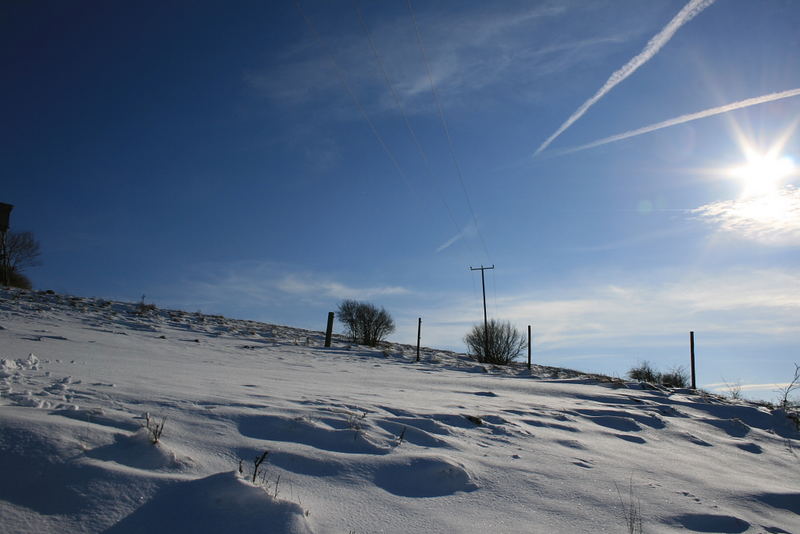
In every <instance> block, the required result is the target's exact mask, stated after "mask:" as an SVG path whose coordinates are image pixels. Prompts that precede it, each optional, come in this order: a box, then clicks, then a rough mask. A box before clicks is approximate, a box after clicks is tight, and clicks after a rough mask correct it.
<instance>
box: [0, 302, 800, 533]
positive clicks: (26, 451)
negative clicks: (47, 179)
mask: <svg viewBox="0 0 800 534" xmlns="http://www.w3.org/2000/svg"><path fill="white" fill-rule="evenodd" d="M0 299H2V300H0V358H2V361H1V362H0V532H3V533H23V532H25V533H27V532H41V533H57V532H58V533H61V532H107V533H115V534H119V533H133V532H147V533H150V534H152V533H154V532H193V533H203V532H247V533H255V532H272V533H284V532H287V533H289V532H314V533H342V534H347V533H351V532H354V533H357V534H362V533H374V532H385V533H409V532H425V533H432V532H441V533H457V532H481V533H483V532H492V533H495V532H496V533H517V532H519V533H523V532H524V533H534V532H542V533H545V532H570V533H572V532H633V531H636V530H635V529H636V527H637V525H636V521H635V519H636V518H635V517H633V518H632V519H633V521H632V523H633V524H632V525H630V527H632V528H633V529H634V530H629V525H628V523H629V520H630V519H631V516H632V515H633V516H635V515H636V512H637V511H640V514H641V526H642V530H643V531H644V532H652V533H658V532H675V531H688V532H726V533H733V532H753V533H756V532H769V533H786V532H800V477H799V476H798V475H800V434H798V432H797V430H796V429H795V428H794V427H793V424H792V423H791V421H789V420H788V419H787V418H786V417H785V416H784V414H782V413H781V412H771V411H770V410H769V409H768V408H765V407H759V406H756V405H752V404H747V403H744V402H738V403H734V402H733V401H725V400H723V399H720V398H717V397H711V396H703V395H698V394H694V393H693V392H691V391H688V390H677V391H661V390H652V389H643V388H642V387H641V386H640V385H638V384H622V383H619V382H613V381H603V380H602V379H599V378H596V377H586V376H572V375H571V374H570V373H567V372H561V373H559V372H557V371H555V370H553V369H545V368H537V367H534V369H533V371H532V372H528V371H527V370H526V369H524V368H518V369H503V370H500V369H485V368H484V367H483V366H480V365H478V364H476V363H475V362H472V361H471V360H469V359H468V358H466V357H465V356H463V355H457V354H452V353H447V352H437V351H435V350H428V349H426V350H424V351H423V355H422V361H420V362H418V363H417V362H415V353H414V350H413V349H412V348H411V347H407V346H405V347H404V346H399V345H392V346H389V347H388V348H382V349H368V348H365V347H359V346H352V345H350V344H349V343H347V342H346V341H345V340H343V339H341V338H339V339H336V340H335V343H334V346H333V347H331V348H327V349H326V348H324V347H323V335H322V334H321V333H320V332H310V331H305V330H298V329H293V328H288V327H283V326H275V325H266V324H261V323H255V322H251V321H239V320H232V319H226V318H223V317H218V316H203V315H200V314H193V313H185V312H178V311H164V310H145V309H140V307H138V306H137V305H136V304H124V303H119V302H106V301H102V300H98V299H87V298H77V297H65V296H60V295H55V294H47V293H41V292H39V293H37V292H33V293H29V292H23V291H0ZM147 417H149V418H150V422H151V427H152V426H154V425H155V424H161V422H162V421H163V422H164V427H163V434H162V435H161V438H160V440H159V442H158V443H157V444H155V445H154V444H152V439H151V438H152V432H150V431H148V430H147V429H146V428H144V425H145V423H146V418H147ZM265 451H269V454H268V455H267V456H266V458H265V459H264V461H263V463H262V464H261V465H260V466H259V470H258V471H259V472H258V475H257V476H256V477H255V479H256V482H255V483H253V482H252V479H253V476H252V475H253V470H254V459H255V458H256V457H259V456H261V455H262V454H263V453H264V452H265ZM240 469H241V471H242V473H240V472H239V471H240Z"/></svg>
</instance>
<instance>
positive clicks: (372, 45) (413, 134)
mask: <svg viewBox="0 0 800 534" xmlns="http://www.w3.org/2000/svg"><path fill="white" fill-rule="evenodd" d="M353 6H354V8H355V11H356V14H357V16H358V21H359V23H360V24H361V28H362V29H363V30H364V34H365V35H366V37H367V41H368V42H369V46H370V50H371V51H372V55H373V57H374V58H375V62H376V64H377V65H378V68H379V70H380V72H381V76H382V77H383V81H384V84H385V85H386V87H387V88H388V89H389V92H390V93H391V95H392V99H393V100H394V104H395V107H396V108H397V110H398V111H399V112H400V115H401V116H402V118H403V123H404V125H405V127H406V130H407V131H408V133H409V135H410V136H411V139H412V140H413V141H414V145H415V146H416V147H417V150H418V151H419V154H420V157H421V158H422V161H423V164H424V166H425V170H426V172H427V174H428V175H429V176H430V177H431V184H432V186H433V188H434V190H435V191H436V194H437V195H438V196H439V199H440V200H441V202H442V204H443V205H444V207H445V210H446V212H447V215H448V218H449V219H450V222H452V223H453V226H454V227H455V229H456V232H457V234H459V233H461V232H462V231H463V229H462V228H461V226H460V225H459V224H458V222H457V221H456V219H455V216H454V215H453V210H452V209H450V205H449V204H448V203H447V200H446V199H445V196H444V194H443V193H442V191H441V189H439V186H438V185H437V184H436V180H435V176H436V175H435V174H434V173H433V171H432V169H431V165H430V159H429V157H428V153H427V152H426V151H425V148H424V147H423V146H422V142H421V141H420V139H419V136H418V135H417V133H416V131H415V130H414V128H413V127H412V126H411V121H410V120H409V118H408V114H407V113H406V111H405V108H404V106H403V103H402V100H401V98H400V95H398V94H397V90H396V89H395V87H394V84H393V83H392V81H391V79H390V78H389V74H388V73H387V72H386V65H385V63H384V62H383V60H382V59H381V55H380V53H379V52H378V48H377V47H376V46H375V41H374V39H373V38H372V32H370V30H369V27H368V26H367V23H366V21H365V20H364V14H363V12H362V10H361V5H360V2H359V0H353Z"/></svg>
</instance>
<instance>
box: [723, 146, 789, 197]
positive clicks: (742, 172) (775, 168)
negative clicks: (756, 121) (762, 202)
mask: <svg viewBox="0 0 800 534" xmlns="http://www.w3.org/2000/svg"><path fill="white" fill-rule="evenodd" d="M794 172H795V164H794V162H793V161H792V158H790V157H788V156H782V157H778V156H776V155H774V154H771V153H767V154H759V153H758V152H755V151H748V153H747V163H745V164H744V165H741V166H739V167H735V168H733V169H731V171H730V174H731V175H732V176H734V177H736V178H738V179H739V180H741V182H742V186H743V189H742V198H756V197H773V196H776V195H777V194H778V191H779V190H780V188H781V184H782V182H783V180H785V179H786V178H787V177H789V176H791V175H792V174H794Z"/></svg>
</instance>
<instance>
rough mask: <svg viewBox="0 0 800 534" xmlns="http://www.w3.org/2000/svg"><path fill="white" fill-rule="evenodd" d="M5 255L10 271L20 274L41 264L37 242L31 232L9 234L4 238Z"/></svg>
mask: <svg viewBox="0 0 800 534" xmlns="http://www.w3.org/2000/svg"><path fill="white" fill-rule="evenodd" d="M6 253H7V254H8V266H9V267H11V270H12V271H17V272H21V271H24V270H25V269H27V268H29V267H36V266H37V265H41V264H42V262H41V260H40V259H39V257H40V256H41V254H42V253H41V251H40V249H39V242H38V241H37V240H36V238H34V237H33V234H32V233H31V232H9V233H8V236H6Z"/></svg>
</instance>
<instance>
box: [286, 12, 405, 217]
mask: <svg viewBox="0 0 800 534" xmlns="http://www.w3.org/2000/svg"><path fill="white" fill-rule="evenodd" d="M295 5H296V6H297V10H298V11H299V12H300V15H301V16H302V18H303V20H304V21H305V23H306V26H308V29H309V30H310V31H311V33H312V34H313V35H314V38H315V39H316V41H317V44H318V45H319V46H320V48H322V49H323V50H324V49H326V46H325V43H324V41H323V40H322V36H321V35H320V33H319V32H318V31H317V28H316V26H314V23H313V22H312V21H311V19H310V18H309V17H308V14H307V13H306V12H305V10H304V9H303V6H302V4H301V3H300V0H295ZM330 59H331V62H332V63H333V66H334V70H335V71H336V74H337V75H338V76H339V81H341V82H342V85H343V86H344V88H345V90H346V91H347V93H348V94H349V95H350V98H352V99H353V102H354V103H355V105H356V107H357V108H358V111H359V112H360V113H361V115H362V116H363V118H364V120H365V121H366V122H367V124H368V125H369V127H370V130H371V131H372V134H373V135H374V136H375V139H376V140H377V141H378V143H379V144H380V145H381V147H382V148H383V150H384V152H385V153H386V155H387V156H388V157H389V159H390V160H391V161H392V164H393V165H394V168H395V169H396V170H397V172H398V174H399V175H400V176H401V178H402V179H403V181H404V182H405V185H406V186H407V187H408V189H409V190H410V191H411V192H412V195H413V196H414V197H415V198H416V199H417V200H418V201H419V196H418V195H417V194H416V191H414V188H413V186H412V185H411V182H410V181H409V179H408V176H407V175H406V173H405V171H404V170H403V168H402V167H401V166H400V163H399V162H398V161H397V158H396V157H395V155H394V153H393V152H392V150H391V149H390V148H389V146H388V145H387V144H386V141H385V140H384V139H383V137H382V136H381V134H380V132H378V129H377V128H376V127H375V123H374V122H373V121H372V119H371V118H370V116H369V114H368V113H367V110H366V109H365V108H364V105H363V104H362V103H361V100H360V99H359V98H358V95H356V93H355V91H354V90H353V88H352V87H351V86H350V83H349V82H348V81H347V72H346V71H345V70H344V68H342V66H341V65H339V62H338V61H336V56H335V55H334V54H333V53H332V52H331V53H330Z"/></svg>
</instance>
